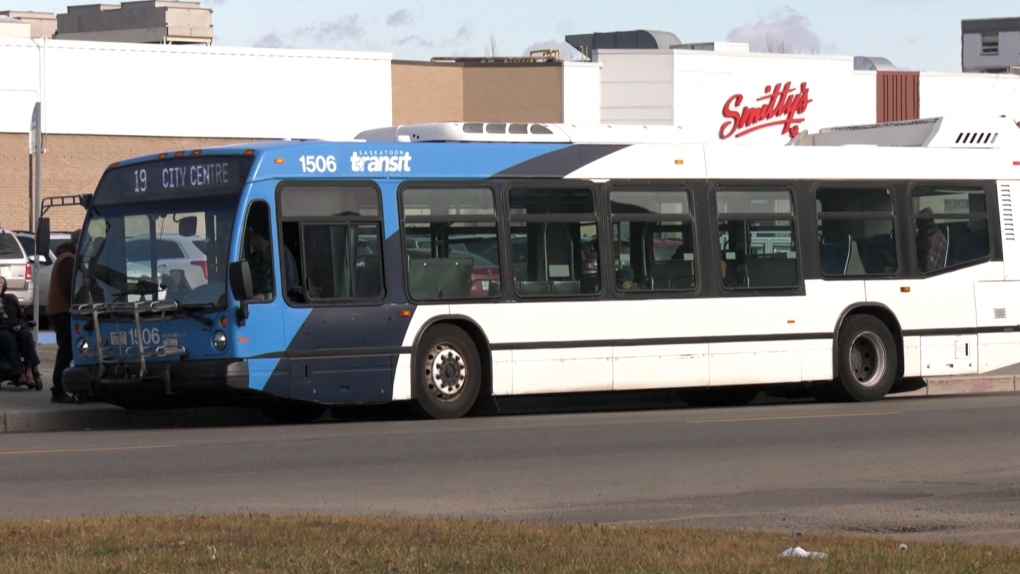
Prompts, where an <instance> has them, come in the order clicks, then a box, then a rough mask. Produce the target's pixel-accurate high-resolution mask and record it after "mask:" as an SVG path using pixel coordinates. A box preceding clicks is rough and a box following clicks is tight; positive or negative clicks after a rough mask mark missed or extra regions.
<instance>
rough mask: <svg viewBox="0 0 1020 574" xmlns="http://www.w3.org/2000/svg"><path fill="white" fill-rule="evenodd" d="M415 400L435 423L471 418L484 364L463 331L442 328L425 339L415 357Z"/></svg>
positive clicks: (444, 325)
mask: <svg viewBox="0 0 1020 574" xmlns="http://www.w3.org/2000/svg"><path fill="white" fill-rule="evenodd" d="M414 385H415V393H414V396H415V399H416V400H417V402H418V406H419V407H420V408H421V410H423V411H425V414H427V415H428V416H430V417H432V418H435V419H455V418H460V417H462V416H464V415H465V414H467V412H468V411H469V410H471V407H473V406H474V404H475V401H477V400H478V393H479V391H480V389H481V386H482V360H481V358H480V357H479V355H478V348H477V347H475V343H474V341H472V340H471V337H469V336H468V334H467V333H465V332H464V331H463V330H462V329H460V328H458V327H455V326H453V325H448V324H439V325H436V326H434V327H432V328H430V329H429V330H428V331H426V332H425V334H424V335H423V336H422V338H421V341H420V342H419V343H418V350H417V352H416V353H415V375H414Z"/></svg>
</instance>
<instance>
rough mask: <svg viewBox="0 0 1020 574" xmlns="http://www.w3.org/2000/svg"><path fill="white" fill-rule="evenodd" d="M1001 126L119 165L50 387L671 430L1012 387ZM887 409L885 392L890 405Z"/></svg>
mask: <svg viewBox="0 0 1020 574" xmlns="http://www.w3.org/2000/svg"><path fill="white" fill-rule="evenodd" d="M1018 142H1020V129H1018V127H1017V125H1016V124H1014V123H1013V122H1012V121H1010V120H1008V119H1005V118H1000V117H992V118H935V119H931V120H920V121H915V122H904V123H892V124H877V125H870V126H853V127H849V128H833V129H828V130H822V131H821V132H818V133H813V134H809V133H806V132H804V133H801V134H800V135H799V136H798V137H797V138H796V139H795V140H794V141H793V142H791V144H790V145H787V146H774V147H768V146H754V145H730V144H718V143H700V142H697V141H691V139H690V138H689V137H688V136H686V135H685V132H684V131H683V130H681V129H679V128H675V127H662V126H660V127H641V126H588V127H577V126H569V125H550V124H513V123H511V124H481V123H432V124H420V125H408V126H396V127H388V128H380V129H377V130H369V131H366V132H364V133H362V134H360V135H359V136H358V138H357V139H356V140H352V141H343V142H328V141H280V142H269V143H259V144H251V145H246V146H232V147H221V148H212V149H196V150H180V151H176V152H168V153H164V154H159V155H152V156H146V157H140V158H136V159H131V160H128V161H122V162H119V163H116V164H113V165H111V166H110V167H109V169H108V170H107V171H106V173H105V174H104V175H103V177H102V179H101V181H100V183H99V185H98V188H97V189H96V191H95V193H94V195H93V197H92V199H91V202H90V204H89V206H88V214H87V219H86V221H85V224H84V228H83V233H82V237H81V243H80V245H79V251H78V259H77V273H76V278H75V283H74V285H75V287H74V288H75V294H74V297H75V305H74V307H73V313H74V321H73V329H74V340H75V344H76V349H75V355H74V360H75V367H74V368H73V369H70V370H69V371H67V373H66V374H65V381H66V382H65V385H66V387H67V389H68V390H69V391H72V392H76V393H82V394H87V395H92V396H94V397H96V398H98V399H100V400H105V401H109V402H111V403H115V404H122V405H141V404H146V405H152V406H161V405H170V404H179V403H180V402H181V401H183V402H189V403H191V404H214V403H217V402H220V401H226V402H238V401H242V402H243V401H248V402H254V403H256V404H261V405H264V406H265V408H266V409H267V411H268V412H271V413H274V414H275V416H277V417H278V418H285V419H289V420H301V419H312V418H317V417H318V416H320V415H321V414H323V413H324V412H325V410H326V409H327V408H329V407H331V406H338V405H350V404H377V403H388V402H391V401H413V402H414V403H416V404H417V405H420V407H421V409H422V410H423V411H424V412H425V413H427V414H428V415H430V416H433V417H437V418H451V417H460V416H462V415H464V414H466V413H468V412H469V411H470V410H471V409H472V408H473V407H474V406H475V405H476V404H478V403H480V402H481V401H482V400H484V399H488V398H490V397H498V396H509V395H534V394H548V393H575V392H603V391H627V390H641V389H664V388H668V389H677V390H679V392H680V393H681V394H682V396H683V397H684V399H685V400H686V401H688V402H689V403H691V404H695V405H707V404H741V403H746V402H749V401H750V400H752V399H753V398H754V397H755V396H756V395H757V394H758V393H759V392H760V391H762V390H763V389H764V390H767V391H770V392H778V393H784V392H792V390H791V389H808V388H810V389H817V390H818V391H819V393H820V394H821V395H824V396H831V397H836V398H841V399H844V400H855V401H871V400H877V399H881V398H882V397H884V396H886V395H887V394H888V393H889V392H891V391H893V392H895V391H896V390H898V389H900V388H905V387H906V385H910V384H915V383H917V382H918V381H921V380H923V379H932V378H939V377H983V378H988V377H997V376H1001V377H1008V378H1010V380H1012V377H1013V376H1014V375H1015V374H1017V373H1020V308H1016V309H1014V308H1012V304H1013V303H1014V302H1017V301H1020V251H1018V250H1017V243H1016V241H1017V238H1016V230H1015V222H1014V220H1013V217H1014V215H1013V206H1012V197H1011V193H1012V190H1015V189H1017V188H1018V187H1020V145H1018ZM901 384H902V385H903V386H898V385H901Z"/></svg>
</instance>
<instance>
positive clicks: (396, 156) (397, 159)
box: [351, 150, 411, 172]
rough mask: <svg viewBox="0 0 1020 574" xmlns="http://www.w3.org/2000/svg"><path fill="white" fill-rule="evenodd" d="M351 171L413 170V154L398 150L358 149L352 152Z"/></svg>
mask: <svg viewBox="0 0 1020 574" xmlns="http://www.w3.org/2000/svg"><path fill="white" fill-rule="evenodd" d="M351 171H362V172H364V171H367V172H396V171H411V154H410V153H408V152H406V151H398V150H368V151H356V152H354V153H352V154H351Z"/></svg>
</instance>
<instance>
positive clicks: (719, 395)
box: [680, 386, 758, 408]
mask: <svg viewBox="0 0 1020 574" xmlns="http://www.w3.org/2000/svg"><path fill="white" fill-rule="evenodd" d="M680 398H681V399H682V400H683V401H684V402H685V403H687V404H688V405H690V406H692V407H694V408H702V407H739V406H742V405H746V404H748V403H750V402H751V401H753V400H754V399H756V398H758V387H752V386H737V387H715V388H705V389H683V390H681V391H680Z"/></svg>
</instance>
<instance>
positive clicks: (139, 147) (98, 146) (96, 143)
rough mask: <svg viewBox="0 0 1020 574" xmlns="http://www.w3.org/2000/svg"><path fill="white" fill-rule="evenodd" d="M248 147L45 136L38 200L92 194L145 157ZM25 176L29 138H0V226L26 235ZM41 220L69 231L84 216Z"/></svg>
mask: <svg viewBox="0 0 1020 574" xmlns="http://www.w3.org/2000/svg"><path fill="white" fill-rule="evenodd" d="M250 141H254V140H252V139H223V138H149V137H124V136H81V135H59V134H50V135H47V136H46V138H45V140H44V145H45V147H46V153H44V154H43V158H42V175H43V177H42V193H43V197H50V196H54V195H77V194H79V193H92V192H93V191H94V190H95V188H96V184H97V183H99V178H100V177H101V176H102V175H103V170H105V169H106V167H107V166H108V165H110V164H111V163H113V162H115V161H118V160H122V159H127V158H130V157H134V156H138V155H144V154H148V153H159V152H164V151H176V150H191V149H195V148H200V147H212V146H216V145H224V144H232V143H242V142H250ZM29 173H30V172H29V155H28V136H27V135H24V134H0V225H2V226H4V227H7V228H13V229H28V227H29V225H28V216H29V215H28V214H29V199H28V193H29ZM46 215H47V216H48V217H49V218H50V220H51V221H50V227H51V228H52V229H53V230H54V231H65V230H66V231H69V230H72V229H77V228H79V227H81V221H82V217H83V216H84V215H85V212H84V211H83V210H82V209H79V208H75V207H63V208H55V209H51V210H50V211H49V212H48V213H47V214H46Z"/></svg>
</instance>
